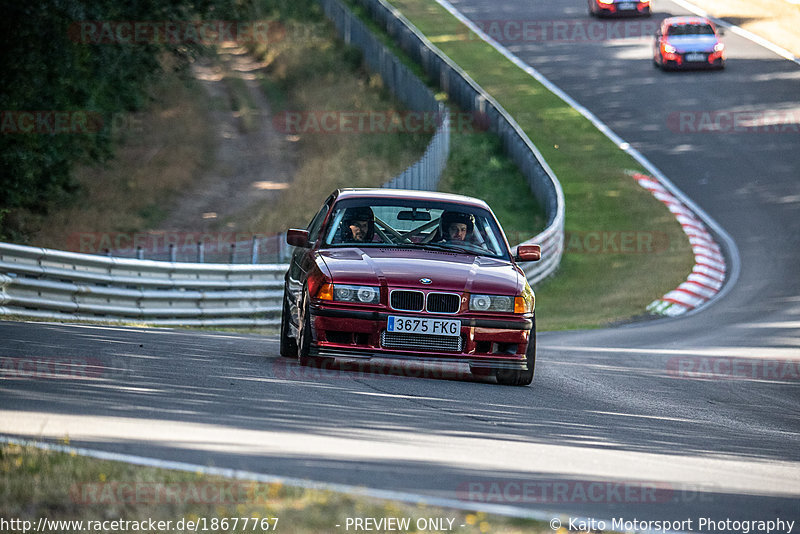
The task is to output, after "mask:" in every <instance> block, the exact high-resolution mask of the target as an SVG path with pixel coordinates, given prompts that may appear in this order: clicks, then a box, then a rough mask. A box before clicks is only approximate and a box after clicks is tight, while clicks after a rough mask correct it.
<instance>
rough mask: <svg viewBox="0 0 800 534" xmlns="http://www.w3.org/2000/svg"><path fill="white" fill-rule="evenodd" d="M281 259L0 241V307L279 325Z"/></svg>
mask: <svg viewBox="0 0 800 534" xmlns="http://www.w3.org/2000/svg"><path fill="white" fill-rule="evenodd" d="M285 272H286V265H284V264H268V265H228V264H208V263H205V264H201V263H172V262H162V261H152V260H134V259H128V258H108V257H104V256H95V255H91V254H77V253H73V252H64V251H60V250H48V249H43V248H37V247H26V246H22V245H12V244H8V243H0V273H2V274H0V314H4V315H16V316H21V317H36V318H50V319H69V320H92V321H109V322H120V321H124V322H133V323H135V322H142V323H147V324H154V325H161V326H168V325H190V326H266V325H272V324H277V322H278V320H279V319H278V318H279V317H280V312H281V309H280V302H281V297H282V296H283V275H284V273H285Z"/></svg>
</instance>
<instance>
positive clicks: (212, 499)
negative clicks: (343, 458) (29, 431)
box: [0, 439, 552, 534]
mask: <svg viewBox="0 0 800 534" xmlns="http://www.w3.org/2000/svg"><path fill="white" fill-rule="evenodd" d="M64 441H65V442H67V443H68V440H66V439H65V440H64ZM121 488H122V489H121ZM126 488H127V491H126V490H125V489H126ZM133 488H135V489H138V490H139V492H138V495H139V496H140V497H139V498H137V493H136V491H135V489H133ZM220 495H221V496H223V499H220V498H219V496H220ZM220 501H221V502H220ZM0 517H2V518H3V519H5V520H7V521H8V520H11V519H19V520H25V521H32V522H33V523H34V525H35V524H36V522H37V521H38V519H39V518H40V517H44V518H47V519H49V520H65V521H66V520H73V521H81V520H82V521H93V522H94V521H104V520H108V521H113V520H117V519H120V520H126V521H143V520H147V519H149V518H152V519H153V520H155V521H171V522H172V528H169V529H166V530H160V531H153V530H148V529H147V528H145V529H143V530H137V532H154V533H156V532H159V533H162V534H163V533H164V532H178V530H177V529H176V528H175V527H176V524H177V522H178V521H180V520H181V519H183V520H185V521H195V522H199V521H202V520H203V519H202V518H205V519H206V522H205V525H206V526H208V527H209V529H208V530H205V531H204V530H203V529H202V524H201V526H200V528H199V529H198V531H199V532H215V533H220V532H230V533H233V532H237V533H238V532H241V533H250V532H273V531H275V532H283V533H293V534H312V533H320V532H347V530H346V529H345V524H346V523H345V522H346V520H347V518H348V517H350V518H356V517H359V518H366V517H370V518H376V519H380V518H389V517H398V518H409V520H410V525H411V526H412V527H414V526H415V525H416V521H417V519H419V518H447V519H452V520H453V526H454V528H453V530H452V532H454V533H458V534H482V533H485V532H493V533H498V534H522V533H532V534H545V533H547V532H552V530H550V527H549V525H548V524H546V523H542V522H537V521H530V520H524V519H515V518H507V517H502V516H494V515H488V514H485V513H482V512H474V511H470V510H468V509H467V510H455V509H443V508H437V507H432V506H427V505H425V504H403V503H400V502H394V501H385V500H379V499H375V498H369V497H359V496H354V495H349V494H345V493H336V492H332V491H324V490H306V489H302V488H297V487H293V486H289V485H284V484H280V483H260V482H252V481H248V480H231V479H227V478H222V477H216V476H207V475H203V474H199V473H194V472H185V471H174V470H167V469H156V468H152V467H140V466H134V465H130V464H126V463H122V462H114V461H108V460H96V459H92V458H84V457H82V456H78V455H75V454H71V453H68V452H48V451H43V450H41V449H38V448H34V447H22V446H19V445H6V444H2V445H0ZM214 518H216V519H218V520H222V519H227V525H225V523H222V522H221V521H220V523H219V524H218V527H219V528H216V529H214V528H211V526H212V524H211V521H212V519H214ZM236 518H239V523H238V525H237V527H238V528H233V527H234V520H235V519H236ZM245 518H247V519H248V521H249V525H248V526H247V528H243V526H244V521H243V520H244V519H245ZM256 518H257V519H258V520H259V529H257V530H254V529H253V524H254V519H256ZM275 518H277V524H276V522H275ZM262 519H264V520H267V524H268V525H269V526H270V527H275V526H277V528H270V529H269V530H266V529H263V528H261V525H262V524H261V523H260V521H261V520H262ZM337 524H338V525H341V526H340V527H338V528H337V527H336V525H337ZM461 525H464V526H463V527H462V526H461ZM223 526H224V527H226V528H222V527H223ZM349 530H350V531H351V532H352V531H353V527H352V526H351V528H350V529H349ZM85 531H86V530H77V529H70V528H64V529H60V530H59V532H61V533H63V534H67V533H72V532H76V533H78V532H85ZM119 531H120V532H124V531H129V530H125V529H121V530H119ZM187 531H191V529H188V530H187ZM376 532H389V531H388V530H378V531H376ZM403 532H409V533H412V532H421V531H420V530H417V529H416V528H411V529H410V530H407V531H405V530H404V531H403Z"/></svg>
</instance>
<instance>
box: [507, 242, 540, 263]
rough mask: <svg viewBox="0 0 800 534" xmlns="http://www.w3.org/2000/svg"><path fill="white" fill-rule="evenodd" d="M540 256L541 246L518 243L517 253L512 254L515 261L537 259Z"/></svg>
mask: <svg viewBox="0 0 800 534" xmlns="http://www.w3.org/2000/svg"><path fill="white" fill-rule="evenodd" d="M541 257H542V247H540V246H539V245H519V246H518V247H517V254H516V255H515V256H514V260H516V261H539V260H540V259H541Z"/></svg>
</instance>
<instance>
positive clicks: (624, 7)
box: [618, 2, 636, 11]
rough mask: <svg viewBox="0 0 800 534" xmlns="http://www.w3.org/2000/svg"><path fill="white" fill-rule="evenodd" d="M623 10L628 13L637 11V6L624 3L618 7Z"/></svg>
mask: <svg viewBox="0 0 800 534" xmlns="http://www.w3.org/2000/svg"><path fill="white" fill-rule="evenodd" d="M618 7H619V8H620V9H621V10H624V11H628V10H632V9H636V4H634V3H632V2H623V3H621V4H619V6H618Z"/></svg>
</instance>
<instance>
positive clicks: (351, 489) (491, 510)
mask: <svg viewBox="0 0 800 534" xmlns="http://www.w3.org/2000/svg"><path fill="white" fill-rule="evenodd" d="M0 443H7V444H9V445H19V446H20V447H35V448H37V449H42V450H46V451H52V452H62V453H67V454H73V453H74V454H76V455H79V456H85V457H87V458H94V459H96V460H109V461H114V462H124V463H128V464H132V465H138V466H143V467H154V468H158V469H171V470H174V471H184V472H191V473H201V474H203V475H209V476H220V477H224V478H230V479H233V480H248V481H254V482H262V483H265V484H273V483H279V484H283V485H286V486H293V487H298V488H301V489H308V490H322V491H333V492H336V493H347V494H349V495H353V496H356V497H371V498H375V499H383V500H391V501H400V502H404V503H407V504H413V505H418V504H426V505H429V506H437V507H439V508H452V509H455V510H461V511H465V512H466V511H475V512H485V513H487V514H494V515H502V516H505V517H516V518H520V519H531V520H534V521H544V522H550V521H553V520H556V519H558V520H561V521H563V520H566V519H567V518H569V519H571V520H573V522H575V523H580V522H586V523H588V522H589V521H595V522H598V521H604V522H605V523H612V520H611V519H610V518H608V519H598V518H596V517H592V518H589V517H583V516H578V515H570V514H568V513H564V512H546V511H540V510H534V509H530V508H520V507H517V506H511V505H507V504H489V503H480V502H476V501H461V500H457V499H446V498H444V497H433V496H431V495H423V494H419V493H411V492H404V491H395V490H382V489H377V488H369V487H366V486H352V485H349V484H335V483H331V482H320V481H315V480H308V479H302V478H293V477H282V476H278V475H268V474H265V473H256V472H254V471H245V470H242V469H232V468H225V467H209V466H204V465H199V464H191V463H188V462H176V461H172V460H160V459H158V458H149V457H147V456H137V455H133V454H124V453H117V452H109V451H100V450H95V449H86V448H82V447H71V446H69V445H58V444H55V443H47V442H42V441H33V440H25V439H18V438H13V437H11V436H6V435H3V434H0ZM467 505H468V506H467ZM607 532H614V531H611V530H608V531H607ZM637 532H638V533H640V534H664V532H665V531H663V530H659V531H656V530H640V531H637ZM667 532H670V533H674V534H690V533H684V532H683V531H675V530H670V531H667Z"/></svg>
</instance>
